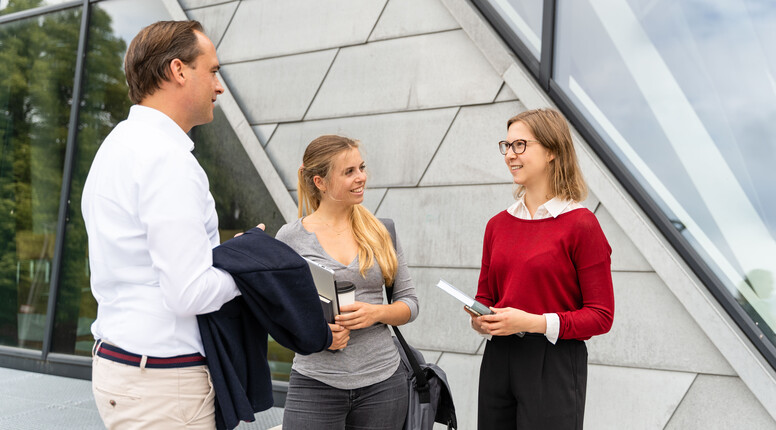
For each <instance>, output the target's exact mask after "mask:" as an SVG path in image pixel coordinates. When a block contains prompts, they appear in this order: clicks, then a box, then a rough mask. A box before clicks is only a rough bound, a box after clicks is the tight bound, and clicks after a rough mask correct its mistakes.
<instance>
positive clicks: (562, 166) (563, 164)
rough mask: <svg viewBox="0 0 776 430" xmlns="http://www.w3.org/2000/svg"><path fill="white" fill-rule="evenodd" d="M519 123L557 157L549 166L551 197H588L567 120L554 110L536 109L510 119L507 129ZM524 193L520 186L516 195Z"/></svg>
mask: <svg viewBox="0 0 776 430" xmlns="http://www.w3.org/2000/svg"><path fill="white" fill-rule="evenodd" d="M516 122H521V123H523V124H525V126H526V127H528V129H529V130H530V131H531V134H533V135H534V137H535V138H536V140H538V141H539V143H541V145H542V146H544V147H545V148H546V149H547V150H548V151H550V153H551V154H553V155H554V156H555V158H553V159H552V160H551V161H550V163H549V165H548V170H549V172H548V174H549V177H550V187H551V188H550V190H551V192H552V196H547V197H558V198H561V199H563V200H573V201H575V202H581V201H583V200H585V199H586V198H587V185H586V184H585V179H584V178H583V177H582V172H581V170H580V168H579V163H578V162H577V153H576V152H575V151H574V143H573V142H572V140H571V132H570V131H569V125H568V123H567V122H566V119H565V118H563V115H561V114H560V112H558V111H556V110H554V109H534V110H528V111H525V112H521V113H519V114H517V115H515V116H513V117H512V118H509V121H507V131H509V127H511V126H512V124H514V123H516ZM523 194H525V187H524V186H522V185H519V186H518V187H517V189H516V190H515V198H516V199H519V198H520V197H522V196H523Z"/></svg>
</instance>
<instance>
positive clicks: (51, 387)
mask: <svg viewBox="0 0 776 430" xmlns="http://www.w3.org/2000/svg"><path fill="white" fill-rule="evenodd" d="M0 381H3V383H2V384H0V430H28V429H29V430H47V429H52V430H54V429H56V430H67V429H78V430H91V429H104V428H105V427H104V426H103V424H102V421H101V420H100V415H99V414H98V413H97V406H96V405H95V404H94V397H93V396H92V388H91V382H90V381H84V380H80V379H71V378H64V377H60V376H52V375H44V374H40V373H34V372H25V371H21V370H13V369H5V368H0ZM255 418H256V420H255V421H254V422H251V423H242V424H240V425H239V426H237V429H239V430H266V429H269V428H272V427H275V426H277V425H279V424H281V423H282V421H283V408H271V409H269V410H267V411H263V412H260V413H258V414H256V416H255Z"/></svg>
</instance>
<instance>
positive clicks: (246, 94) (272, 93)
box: [221, 50, 336, 125]
mask: <svg viewBox="0 0 776 430" xmlns="http://www.w3.org/2000/svg"><path fill="white" fill-rule="evenodd" d="M335 53H336V50H329V51H319V52H312V53H309V54H302V55H293V56H289V57H280V58H272V59H268V60H261V61H250V62H247V63H237V64H227V65H225V66H223V67H222V68H221V73H223V75H224V78H225V79H226V81H227V83H228V84H229V86H230V88H231V90H232V94H234V96H235V98H236V99H237V102H238V103H239V104H240V107H241V108H242V110H243V112H244V113H245V116H246V117H247V118H248V122H249V123H251V124H256V125H258V124H264V123H272V122H276V121H296V120H300V119H302V117H303V116H304V113H305V111H306V110H307V108H308V106H310V101H312V99H313V97H314V96H315V92H316V91H317V90H318V87H319V86H320V84H321V81H322V80H323V77H324V75H325V74H326V71H327V70H328V69H329V66H330V65H331V62H332V60H333V59H334V55H335Z"/></svg>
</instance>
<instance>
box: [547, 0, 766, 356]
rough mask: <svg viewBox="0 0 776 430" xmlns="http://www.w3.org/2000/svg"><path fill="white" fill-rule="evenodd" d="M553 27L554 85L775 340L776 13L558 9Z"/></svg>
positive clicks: (649, 5)
mask: <svg viewBox="0 0 776 430" xmlns="http://www.w3.org/2000/svg"><path fill="white" fill-rule="evenodd" d="M610 3H611V2H610ZM557 28H558V34H557V38H556V40H557V47H556V51H555V61H554V65H555V71H554V77H553V79H554V80H555V81H556V82H557V83H558V85H559V86H560V87H561V88H562V89H563V91H564V92H565V93H566V95H567V96H568V97H569V98H570V99H571V100H572V102H573V103H574V104H575V105H576V106H577V108H579V110H580V111H581V112H582V113H583V114H584V115H585V116H586V118H587V119H588V120H589V121H590V123H591V124H592V125H593V126H594V127H595V128H596V129H597V131H598V133H599V134H600V135H601V136H602V137H603V138H604V140H605V141H606V142H607V143H608V144H609V145H610V146H611V148H612V149H613V150H614V152H615V153H616V154H617V155H618V156H619V158H620V159H621V160H622V161H623V163H625V165H626V167H628V168H629V169H630V171H631V172H632V173H633V174H634V175H635V176H636V178H637V179H638V180H639V181H640V182H641V183H642V184H643V185H644V187H645V188H646V189H647V190H648V192H649V193H650V194H651V196H652V197H653V198H654V200H655V201H656V202H657V203H658V204H659V205H661V207H662V209H663V210H664V211H665V213H666V214H667V215H668V217H669V218H670V219H671V220H673V222H674V224H675V226H676V228H677V229H678V230H679V232H680V233H681V234H682V235H683V236H684V237H685V238H687V240H688V241H689V242H690V243H691V244H692V245H693V246H694V247H695V249H696V250H697V251H698V253H699V254H700V255H701V256H702V258H704V259H705V261H706V262H707V263H708V264H709V266H710V267H712V269H713V270H715V272H716V273H717V275H718V276H719V277H720V279H721V280H722V281H723V282H724V283H725V284H726V285H727V287H728V289H729V291H730V293H731V294H732V296H733V297H735V298H736V299H737V300H738V301H739V303H741V304H742V306H743V307H744V309H745V310H746V311H747V312H748V313H749V314H750V315H751V316H752V318H753V319H754V320H755V321H757V322H758V323H760V326H761V328H762V329H763V331H764V332H765V334H766V335H767V336H769V337H770V338H771V341H776V338H774V335H773V329H774V328H776V294H774V275H775V274H776V258H774V256H775V255H776V193H774V192H773V190H772V184H774V183H776V170H774V169H773V168H772V167H770V165H771V164H772V163H773V160H776V125H774V124H776V123H774V121H773V118H776V82H775V81H774V78H773V76H774V75H775V74H776V53H774V50H773V49H772V48H771V47H770V46H771V43H770V42H768V41H769V40H774V38H776V31H775V30H774V28H776V4H774V3H773V2H765V1H760V0H735V1H727V0H712V1H707V2H673V1H668V0H657V1H653V0H622V1H619V2H614V3H611V4H609V3H607V5H606V6H604V5H602V4H601V3H599V2H594V1H589V0H583V1H573V2H571V1H570V2H559V3H558V21H557Z"/></svg>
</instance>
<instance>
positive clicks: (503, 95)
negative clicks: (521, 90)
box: [494, 84, 517, 102]
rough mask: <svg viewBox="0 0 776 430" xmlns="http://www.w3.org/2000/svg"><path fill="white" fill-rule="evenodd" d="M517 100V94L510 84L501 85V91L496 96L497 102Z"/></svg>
mask: <svg viewBox="0 0 776 430" xmlns="http://www.w3.org/2000/svg"><path fill="white" fill-rule="evenodd" d="M514 100H517V96H516V95H515V93H514V92H513V91H512V89H511V88H509V85H506V84H504V85H503V86H502V87H501V91H499V92H498V95H497V96H496V100H494V101H495V102H509V101H514Z"/></svg>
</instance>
